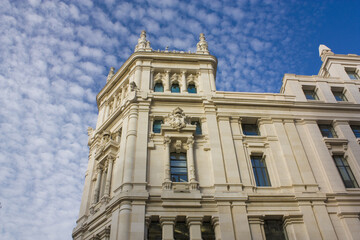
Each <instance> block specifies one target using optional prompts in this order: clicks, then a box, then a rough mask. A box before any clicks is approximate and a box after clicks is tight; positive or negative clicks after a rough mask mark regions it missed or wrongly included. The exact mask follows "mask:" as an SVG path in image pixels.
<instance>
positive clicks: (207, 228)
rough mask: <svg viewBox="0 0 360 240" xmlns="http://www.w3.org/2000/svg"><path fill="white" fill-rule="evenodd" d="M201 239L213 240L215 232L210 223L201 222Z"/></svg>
mask: <svg viewBox="0 0 360 240" xmlns="http://www.w3.org/2000/svg"><path fill="white" fill-rule="evenodd" d="M201 237H202V239H203V240H215V232H214V229H213V228H212V225H211V223H210V222H203V224H202V226H201Z"/></svg>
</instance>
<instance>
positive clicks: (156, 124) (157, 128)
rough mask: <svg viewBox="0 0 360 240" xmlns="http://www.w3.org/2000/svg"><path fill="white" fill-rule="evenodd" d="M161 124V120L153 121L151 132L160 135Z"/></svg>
mask: <svg viewBox="0 0 360 240" xmlns="http://www.w3.org/2000/svg"><path fill="white" fill-rule="evenodd" d="M162 123H163V121H162V120H155V121H154V124H153V132H154V133H160V132H161V124H162Z"/></svg>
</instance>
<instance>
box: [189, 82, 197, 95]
mask: <svg viewBox="0 0 360 240" xmlns="http://www.w3.org/2000/svg"><path fill="white" fill-rule="evenodd" d="M190 85H191V86H194V88H193V89H195V91H190V90H189V87H190ZM186 89H187V91H188V93H191V94H197V87H196V84H195V83H189V84H188V85H187V88H186Z"/></svg>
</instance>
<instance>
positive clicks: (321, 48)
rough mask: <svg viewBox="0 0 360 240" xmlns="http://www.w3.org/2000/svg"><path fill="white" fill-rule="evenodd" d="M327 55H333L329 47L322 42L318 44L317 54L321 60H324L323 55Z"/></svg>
mask: <svg viewBox="0 0 360 240" xmlns="http://www.w3.org/2000/svg"><path fill="white" fill-rule="evenodd" d="M328 55H334V53H333V52H332V51H331V49H330V48H328V47H327V46H325V45H324V44H320V46H319V56H320V57H321V61H324V60H325V57H326V56H328Z"/></svg>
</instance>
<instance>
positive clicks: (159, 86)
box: [154, 83, 164, 92]
mask: <svg viewBox="0 0 360 240" xmlns="http://www.w3.org/2000/svg"><path fill="white" fill-rule="evenodd" d="M154 92H164V86H163V85H162V83H156V84H155V86H154Z"/></svg>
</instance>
